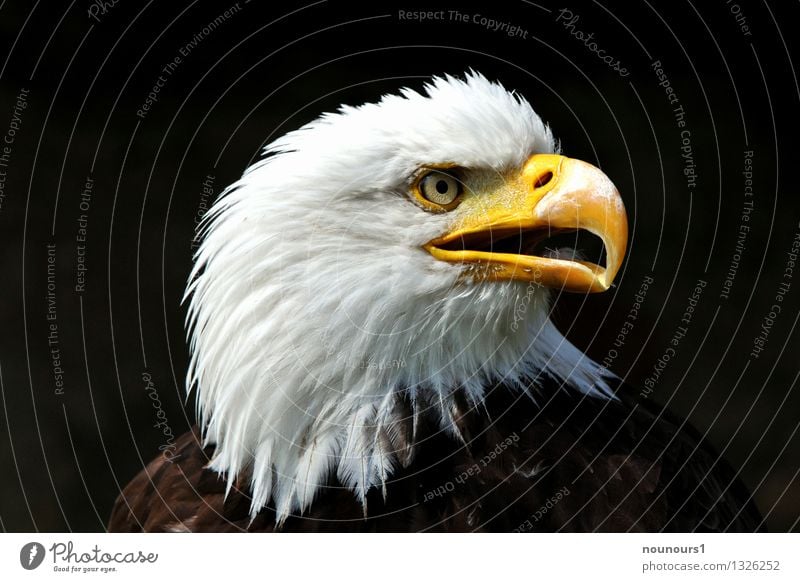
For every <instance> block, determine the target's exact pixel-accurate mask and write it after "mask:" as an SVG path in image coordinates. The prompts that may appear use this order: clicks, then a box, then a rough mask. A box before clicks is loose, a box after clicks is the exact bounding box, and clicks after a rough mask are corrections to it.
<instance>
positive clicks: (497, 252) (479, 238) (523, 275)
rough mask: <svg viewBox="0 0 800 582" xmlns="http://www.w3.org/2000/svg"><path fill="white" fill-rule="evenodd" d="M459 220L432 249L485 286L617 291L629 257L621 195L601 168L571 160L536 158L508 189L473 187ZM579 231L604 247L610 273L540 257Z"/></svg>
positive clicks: (459, 209) (550, 156)
mask: <svg viewBox="0 0 800 582" xmlns="http://www.w3.org/2000/svg"><path fill="white" fill-rule="evenodd" d="M452 213H453V215H454V222H453V224H452V225H451V228H450V230H449V232H447V233H445V234H444V235H442V236H440V237H438V238H436V239H434V240H432V241H430V242H428V243H427V244H425V245H424V248H425V249H426V250H427V251H428V252H429V253H430V254H431V255H433V256H434V257H435V258H437V259H439V260H442V261H447V262H450V263H459V264H467V265H471V266H472V267H474V268H471V269H468V270H465V274H467V275H468V276H473V277H475V278H476V279H480V280H494V281H512V280H513V281H530V282H534V283H536V284H540V285H543V286H547V287H554V288H557V289H563V290H565V291H573V292H582V293H594V292H599V291H605V290H607V289H608V288H609V287H610V286H611V283H612V281H613V280H614V276H615V275H616V274H617V271H619V268H620V266H621V265H622V259H623V258H624V256H625V247H626V245H627V241H628V221H627V218H626V215H625V206H624V205H623V203H622V199H621V198H620V195H619V192H617V189H616V188H615V187H614V184H613V183H612V182H611V180H609V179H608V177H607V176H606V175H605V174H604V173H603V172H601V171H600V170H599V169H597V168H596V167H594V166H592V165H591V164H587V163H586V162H582V161H580V160H575V159H571V158H566V157H564V156H559V155H553V154H538V155H534V156H532V157H531V158H529V159H528V161H527V162H526V163H525V165H524V166H523V168H522V170H521V171H520V172H518V173H516V174H515V175H513V176H506V177H504V179H503V180H502V182H500V183H497V184H495V185H494V186H492V187H490V188H485V189H481V188H480V187H478V188H468V191H467V192H465V193H464V194H463V199H462V201H461V203H460V204H459V206H458V207H457V208H456V209H455V210H454V211H452ZM578 230H586V231H589V232H591V233H592V234H594V235H596V236H598V237H600V239H601V240H602V241H603V245H604V246H605V251H606V264H605V267H602V266H600V265H597V264H594V263H590V262H587V261H579V260H567V259H563V258H553V257H543V256H536V255H535V254H532V253H534V252H535V250H534V247H535V246H536V245H537V244H538V243H540V242H542V241H543V240H544V239H547V238H549V237H551V236H554V235H556V234H561V233H564V232H575V231H578ZM529 252H530V253H531V254H528V253H529Z"/></svg>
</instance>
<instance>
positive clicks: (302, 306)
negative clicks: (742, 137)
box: [109, 71, 761, 532]
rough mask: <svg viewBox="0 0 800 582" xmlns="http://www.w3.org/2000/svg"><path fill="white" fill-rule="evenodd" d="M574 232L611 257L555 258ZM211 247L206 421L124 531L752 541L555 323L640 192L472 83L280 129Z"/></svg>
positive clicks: (200, 335) (741, 519) (700, 463)
mask: <svg viewBox="0 0 800 582" xmlns="http://www.w3.org/2000/svg"><path fill="white" fill-rule="evenodd" d="M579 230H583V231H588V232H590V233H592V234H593V235H595V236H596V237H598V238H599V239H601V240H602V242H603V245H604V249H605V260H604V261H603V260H601V259H600V258H598V259H597V261H596V262H590V261H588V260H584V258H581V257H580V256H579V255H577V254H576V253H574V252H573V251H571V250H569V249H567V248H555V249H552V248H549V247H548V238H550V237H552V236H554V235H556V234H562V235H563V233H570V232H576V231H579ZM199 234H200V235H201V236H202V243H201V246H200V247H199V250H198V251H197V253H196V256H195V265H194V269H193V272H192V273H191V276H190V282H189V284H188V287H187V291H186V296H187V300H188V301H189V311H188V335H189V339H190V351H191V360H190V364H189V371H188V375H187V384H188V387H189V389H190V390H194V391H196V396H197V414H198V419H199V421H198V426H197V427H195V428H194V429H193V430H192V431H191V432H189V433H187V434H185V435H183V436H182V437H180V438H179V439H178V440H177V442H176V448H175V449H174V451H172V450H170V451H166V452H165V453H169V454H164V455H161V456H160V457H158V458H156V459H155V460H153V461H152V462H151V463H150V464H149V465H147V467H145V468H144V469H143V470H142V471H141V472H140V473H139V474H138V475H137V476H136V477H135V478H134V479H133V480H132V481H131V482H130V484H129V485H127V486H126V487H125V489H124V490H123V491H122V492H121V494H120V496H119V498H118V499H117V502H116V504H115V506H114V508H113V512H112V516H111V519H110V522H109V529H110V530H112V531H283V532H294V531H753V530H756V529H758V528H759V527H760V523H761V520H760V518H759V515H758V513H757V510H756V509H755V507H754V505H753V503H752V501H751V499H750V498H751V496H750V494H749V493H748V491H747V490H746V489H745V488H744V487H743V485H742V484H741V482H740V481H739V480H738V479H737V475H736V473H735V472H734V471H733V470H732V469H731V468H730V467H729V466H728V465H727V464H726V463H725V462H724V461H723V460H721V459H720V458H719V457H718V455H717V454H716V453H715V452H714V451H713V450H712V449H711V448H710V446H709V445H708V444H707V443H706V442H704V441H703V439H702V438H701V437H700V436H699V435H698V433H697V432H695V431H694V430H693V429H691V427H688V426H687V425H686V424H685V422H683V421H682V420H680V419H677V418H674V417H673V416H671V415H670V414H668V413H666V412H665V411H664V410H660V409H659V408H657V407H655V406H654V405H652V404H650V403H647V402H639V401H637V399H636V398H635V397H633V396H632V394H635V392H634V391H633V390H630V389H628V387H626V386H625V385H623V383H622V382H621V381H620V380H619V379H617V378H616V377H615V376H614V375H613V374H612V373H611V372H609V371H607V370H605V369H604V368H603V367H602V366H600V365H599V364H597V363H596V362H594V361H592V360H591V359H590V358H589V357H588V356H587V355H586V354H584V353H583V352H581V351H580V350H579V349H577V348H576V347H575V346H574V345H572V344H571V343H570V342H569V341H568V340H567V339H566V338H565V337H564V336H563V335H562V334H561V333H560V332H559V330H558V329H557V328H556V327H555V325H554V324H553V323H552V322H551V321H550V319H549V317H548V315H549V309H550V305H551V297H552V294H553V293H558V292H562V291H568V292H577V293H593V292H600V291H604V290H607V289H608V288H609V287H610V286H611V284H612V281H613V280H614V278H615V276H616V274H617V272H618V271H619V269H620V267H621V265H622V262H623V258H624V254H625V250H626V245H627V219H626V213H625V208H624V205H623V201H622V198H621V196H620V194H619V193H618V191H617V189H616V188H615V186H614V185H613V183H612V182H611V180H610V179H609V178H608V177H607V176H606V175H605V174H604V173H603V172H601V171H600V170H599V169H598V168H596V167H594V166H593V165H590V164H588V163H585V162H583V161H579V160H577V159H572V158H569V157H566V156H564V155H562V154H561V152H560V147H559V145H558V144H557V142H556V140H555V139H554V137H553V135H552V132H551V130H550V128H549V127H548V126H547V125H546V124H545V123H544V122H543V121H542V120H541V119H540V117H539V116H538V115H537V114H536V113H535V112H534V110H533V109H532V108H531V106H530V104H529V103H528V102H527V101H526V100H525V99H524V98H522V97H521V96H520V95H518V94H516V93H514V92H510V91H508V90H506V89H505V88H504V87H503V86H501V85H500V84H498V83H496V82H492V81H489V80H487V79H486V78H485V77H484V76H482V75H480V74H479V73H476V72H474V71H471V72H469V73H467V74H466V75H464V76H463V77H460V78H456V77H452V76H445V77H435V78H433V79H432V80H431V81H430V82H429V83H428V84H426V85H425V86H424V88H423V90H422V91H420V92H417V91H414V90H412V89H408V88H406V89H401V90H400V91H399V93H398V94H395V95H387V96H384V97H383V98H381V99H380V100H379V101H378V102H376V103H370V104H364V105H361V106H357V107H352V106H343V107H341V108H340V109H339V110H338V111H336V112H335V113H328V114H324V115H322V116H321V117H319V118H318V119H316V120H315V121H312V122H311V123H308V124H307V125H305V126H303V127H301V128H300V129H297V130H295V131H292V132H290V133H288V134H286V135H284V136H283V137H280V138H279V139H277V140H275V141H274V142H272V143H271V144H270V145H268V146H267V147H266V148H265V152H264V157H263V158H261V159H260V160H259V161H258V162H256V163H255V164H253V165H252V166H251V167H250V168H248V169H247V170H246V172H245V173H244V175H243V176H242V178H241V179H239V180H238V181H237V182H235V183H233V184H232V185H230V186H229V187H228V188H227V189H226V190H225V191H224V192H223V194H222V195H221V196H220V197H219V199H218V200H217V201H216V202H215V203H214V205H213V207H212V209H211V210H210V211H209V213H208V214H207V215H206V217H205V219H204V221H203V222H202V224H201V229H200V233H199ZM550 246H552V245H550ZM602 263H604V264H602Z"/></svg>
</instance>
